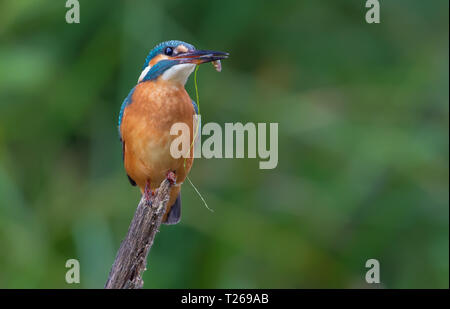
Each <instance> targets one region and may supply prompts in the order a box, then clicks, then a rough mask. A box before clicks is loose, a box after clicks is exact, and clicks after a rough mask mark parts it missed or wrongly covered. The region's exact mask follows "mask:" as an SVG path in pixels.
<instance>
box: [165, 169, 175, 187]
mask: <svg viewBox="0 0 450 309" xmlns="http://www.w3.org/2000/svg"><path fill="white" fill-rule="evenodd" d="M166 178H167V180H168V181H169V182H170V184H171V185H174V184H176V183H177V176H176V175H175V173H174V172H172V171H169V172H168V173H167V177H166Z"/></svg>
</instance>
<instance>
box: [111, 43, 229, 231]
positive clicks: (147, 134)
mask: <svg viewBox="0 0 450 309" xmlns="http://www.w3.org/2000/svg"><path fill="white" fill-rule="evenodd" d="M227 56H228V54H227V53H224V52H217V51H207V50H196V49H195V47H194V46H192V45H191V44H188V43H185V42H182V41H167V42H163V43H160V44H158V45H157V46H156V47H155V48H153V50H151V51H150V53H149V54H148V56H147V58H146V59H145V63H144V66H143V68H142V73H141V75H140V76H139V79H138V83H137V85H136V86H135V87H134V88H133V89H132V90H131V91H130V93H129V94H128V96H127V97H126V98H125V100H124V102H123V103H122V107H121V110H120V114H119V135H120V141H121V142H122V151H123V162H124V166H125V170H126V173H127V175H128V179H129V180H130V183H131V184H132V185H133V186H135V185H138V186H139V187H140V189H141V192H142V194H143V195H144V198H145V199H146V200H147V201H149V199H150V196H151V195H152V194H154V192H155V190H156V189H157V188H158V187H159V186H160V184H161V182H162V181H163V180H164V179H165V178H168V179H169V180H170V181H171V182H172V183H173V184H174V185H173V186H172V188H171V192H170V199H169V202H168V204H167V212H166V213H165V214H164V217H163V222H164V223H166V224H176V223H178V222H179V221H180V218H181V197H180V186H181V184H182V183H183V181H184V179H185V178H186V176H187V174H188V173H189V171H190V169H191V167H192V163H193V155H192V153H193V151H191V152H190V154H191V155H190V156H189V157H188V158H183V157H181V158H174V157H172V155H171V153H170V145H171V143H172V141H173V140H174V139H175V138H177V136H174V135H170V129H171V127H172V125H173V124H175V123H185V124H187V125H188V127H189V128H190V145H192V140H193V135H194V133H195V130H194V129H195V128H194V127H193V125H194V123H193V122H194V121H193V116H194V115H195V114H197V113H198V109H197V105H196V104H195V102H194V101H193V100H192V99H191V98H190V97H189V95H188V93H187V92H186V90H185V88H184V85H185V84H186V81H187V79H188V77H189V75H190V74H191V73H192V72H193V71H194V69H195V66H196V65H198V64H202V63H206V62H211V61H215V64H216V63H220V62H219V61H220V59H224V58H227Z"/></svg>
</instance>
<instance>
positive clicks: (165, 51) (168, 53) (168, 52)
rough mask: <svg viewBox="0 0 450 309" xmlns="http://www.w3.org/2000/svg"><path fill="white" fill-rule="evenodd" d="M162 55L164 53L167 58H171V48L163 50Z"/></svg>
mask: <svg viewBox="0 0 450 309" xmlns="http://www.w3.org/2000/svg"><path fill="white" fill-rule="evenodd" d="M164 53H165V54H166V55H167V56H172V54H173V48H172V47H166V49H165V50H164Z"/></svg>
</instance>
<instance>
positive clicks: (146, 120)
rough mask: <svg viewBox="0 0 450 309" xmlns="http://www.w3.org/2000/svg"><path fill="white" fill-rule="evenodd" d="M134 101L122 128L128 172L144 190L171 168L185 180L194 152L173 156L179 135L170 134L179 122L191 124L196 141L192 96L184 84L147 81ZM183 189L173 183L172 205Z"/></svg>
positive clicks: (158, 184)
mask: <svg viewBox="0 0 450 309" xmlns="http://www.w3.org/2000/svg"><path fill="white" fill-rule="evenodd" d="M131 102H132V103H131V104H130V105H128V106H127V107H126V108H125V111H124V114H123V119H122V124H121V128H120V131H121V135H122V140H123V142H124V144H125V147H124V165H125V170H126V172H127V174H128V175H129V176H130V177H131V178H132V179H133V180H134V181H135V182H136V184H137V185H138V186H139V187H140V188H141V191H142V192H143V191H144V189H145V186H146V183H147V181H148V182H149V183H150V188H151V189H152V190H154V189H156V188H158V187H159V186H160V184H161V182H162V181H163V180H164V179H165V178H166V176H167V172H169V171H174V172H175V175H176V180H177V184H181V183H182V182H183V181H184V179H185V178H186V176H187V174H188V173H189V170H190V169H191V166H192V163H193V158H192V155H191V156H190V157H189V158H187V159H185V158H183V157H181V158H178V159H175V158H174V157H172V155H171V154H170V145H171V143H172V141H173V140H174V139H175V138H177V136H176V135H170V128H171V127H172V125H173V124H175V123H180V122H182V123H185V124H187V125H188V127H189V128H190V142H189V145H192V137H193V134H192V132H193V129H192V128H193V118H192V117H193V115H194V114H195V111H194V107H193V106H192V101H191V98H190V97H189V95H188V94H187V92H186V90H185V89H184V87H183V86H182V85H175V84H172V83H170V82H166V81H157V82H154V81H147V82H144V83H140V84H138V85H137V86H136V88H135V90H134V93H133V95H132V97H131ZM192 153H193V151H191V154H192ZM179 191H180V187H179V186H174V187H172V190H171V194H170V195H171V196H170V200H169V203H168V205H169V207H171V206H172V205H173V204H174V202H175V200H176V198H177V195H178V193H179ZM168 210H170V208H168Z"/></svg>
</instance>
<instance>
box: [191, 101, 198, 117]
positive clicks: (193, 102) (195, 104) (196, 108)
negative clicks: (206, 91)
mask: <svg viewBox="0 0 450 309" xmlns="http://www.w3.org/2000/svg"><path fill="white" fill-rule="evenodd" d="M192 105H193V106H194V110H195V113H196V114H197V115H198V106H197V103H195V101H194V100H192Z"/></svg>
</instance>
